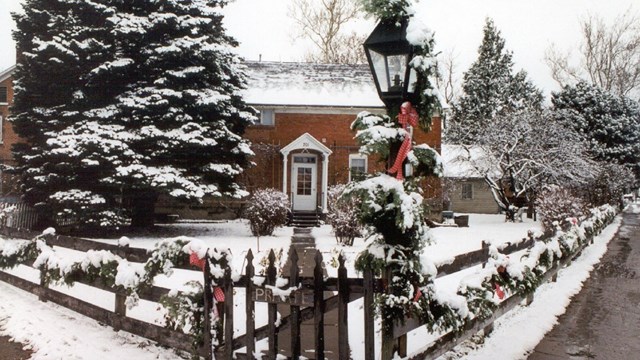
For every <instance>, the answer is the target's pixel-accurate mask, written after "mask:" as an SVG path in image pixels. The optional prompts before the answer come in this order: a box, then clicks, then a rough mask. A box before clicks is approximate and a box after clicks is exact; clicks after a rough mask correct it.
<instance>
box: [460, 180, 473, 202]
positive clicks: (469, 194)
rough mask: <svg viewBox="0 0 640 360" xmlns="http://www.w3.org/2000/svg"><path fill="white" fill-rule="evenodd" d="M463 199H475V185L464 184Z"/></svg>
mask: <svg viewBox="0 0 640 360" xmlns="http://www.w3.org/2000/svg"><path fill="white" fill-rule="evenodd" d="M462 199H463V200H471V199H473V184H462Z"/></svg>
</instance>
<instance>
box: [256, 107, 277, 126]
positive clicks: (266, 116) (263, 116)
mask: <svg viewBox="0 0 640 360" xmlns="http://www.w3.org/2000/svg"><path fill="white" fill-rule="evenodd" d="M275 118H276V111H275V110H273V109H258V123H257V124H256V125H270V126H272V125H273V124H275Z"/></svg>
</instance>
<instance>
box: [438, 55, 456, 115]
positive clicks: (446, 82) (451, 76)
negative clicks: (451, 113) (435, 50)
mask: <svg viewBox="0 0 640 360" xmlns="http://www.w3.org/2000/svg"><path fill="white" fill-rule="evenodd" d="M457 58H458V54H456V53H455V49H449V50H448V51H446V52H444V53H442V54H441V55H440V57H439V61H438V72H437V74H436V79H435V80H436V87H437V88H438V89H439V90H440V93H441V94H442V95H443V96H444V99H445V100H446V101H447V103H449V104H451V103H453V101H454V100H456V99H457V98H458V94H459V92H460V74H459V73H458V71H457V67H458V63H457V61H456V59H457Z"/></svg>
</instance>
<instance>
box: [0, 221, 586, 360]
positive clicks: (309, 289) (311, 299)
mask: <svg viewBox="0 0 640 360" xmlns="http://www.w3.org/2000/svg"><path fill="white" fill-rule="evenodd" d="M0 235H1V236H5V237H7V238H21V239H32V238H34V237H35V236H36V235H39V234H38V233H35V232H32V231H28V230H22V229H11V228H6V227H5V228H0ZM46 241H47V244H48V245H49V246H59V247H64V248H68V249H73V250H78V251H88V250H107V251H111V252H113V253H114V254H116V255H118V256H120V257H122V258H124V259H127V260H128V261H130V262H145V261H146V260H147V259H148V258H149V255H148V253H147V251H146V250H144V249H137V248H129V247H120V246H117V245H110V244H104V243H98V242H94V241H91V240H86V239H80V238H72V237H68V236H59V235H55V236H54V235H51V236H47V237H46ZM591 241H593V239H591ZM533 244H534V240H533V239H523V240H522V241H520V242H518V243H515V244H507V245H506V246H503V247H502V248H501V249H500V252H501V253H503V254H511V253H515V252H518V251H522V250H525V249H527V248H529V247H531V246H533ZM185 256H187V255H185ZM488 259H489V247H488V246H487V245H486V244H484V243H483V245H482V247H481V248H480V249H478V250H476V251H472V252H469V253H466V254H461V255H458V256H456V257H455V258H454V260H453V261H452V262H450V263H448V264H444V265H441V266H439V267H438V277H441V276H444V275H448V274H453V273H455V272H458V271H461V270H464V269H467V268H469V267H473V266H478V265H482V264H484V263H486V262H487V261H488ZM253 260H254V258H253V254H252V253H251V251H249V252H248V253H247V255H246V261H245V263H246V267H245V269H243V271H242V273H243V275H242V276H241V277H240V278H239V279H236V281H233V280H232V279H231V270H230V269H229V268H227V269H226V270H225V277H224V280H223V282H222V284H218V285H219V286H220V288H221V289H222V290H223V291H224V296H225V302H224V308H223V310H222V314H221V315H222V316H223V319H224V321H223V323H224V327H223V331H222V332H221V333H219V334H217V335H218V336H219V337H218V338H217V339H214V338H213V335H212V334H211V333H208V332H206V333H205V345H204V346H203V347H201V348H200V349H198V350H196V351H195V353H196V354H198V355H200V356H204V357H205V358H206V359H211V358H213V357H214V355H215V358H217V359H232V358H233V357H234V351H237V350H240V349H242V348H244V351H243V353H242V354H240V353H236V354H235V356H236V357H237V358H252V354H254V352H255V344H256V342H257V341H260V340H262V339H268V340H267V342H268V351H267V352H266V353H264V354H262V356H263V358H267V359H275V358H276V356H278V355H283V354H282V352H280V350H279V349H282V347H283V344H284V341H285V340H286V341H290V342H289V343H287V344H286V347H287V348H288V349H289V350H287V354H285V355H286V357H287V358H292V359H298V358H299V357H300V356H301V355H302V354H301V351H302V350H303V349H301V339H302V338H303V337H308V336H309V335H310V334H308V333H307V334H304V333H302V332H301V323H302V322H305V321H313V325H314V327H313V328H314V330H313V331H314V333H313V334H311V335H312V337H313V342H314V349H313V351H314V354H315V355H314V356H315V358H316V359H320V358H325V356H326V357H328V358H332V357H333V358H336V357H335V356H336V355H337V359H349V357H350V355H349V354H350V350H352V349H353V347H354V346H357V344H349V342H348V339H349V336H348V333H349V331H348V328H349V326H358V327H360V328H362V329H363V331H364V344H363V345H362V346H363V347H364V349H362V351H361V352H358V353H362V354H364V359H365V360H373V359H374V358H375V357H376V355H375V354H376V351H375V349H374V328H375V327H374V319H375V316H374V312H373V310H374V309H373V302H374V297H375V294H376V293H378V292H381V291H383V286H382V281H381V279H378V278H375V277H374V276H373V274H372V273H371V272H365V273H364V274H363V276H362V277H361V278H349V277H348V276H347V269H346V268H345V266H344V258H343V257H342V256H341V257H340V258H339V267H338V276H337V277H336V278H325V277H324V276H323V268H322V264H323V260H322V254H321V253H320V252H316V254H315V267H314V271H313V276H310V277H302V276H299V274H300V268H299V266H298V254H297V253H296V252H295V250H293V251H292V252H291V253H290V255H289V260H290V261H289V262H290V267H289V269H284V270H283V271H282V276H283V277H286V276H285V275H288V277H286V279H287V280H288V284H292V285H291V286H294V285H295V284H299V289H298V290H296V291H294V292H292V293H290V294H289V295H287V296H281V295H279V294H274V292H273V291H272V290H271V289H272V288H270V286H275V285H276V277H277V269H276V266H275V263H276V262H275V255H274V253H273V251H272V252H271V253H270V254H269V257H268V266H267V268H266V273H265V278H266V281H265V282H264V283H263V284H261V285H256V284H255V283H254V281H253V279H254V276H255V275H256V274H255V267H254V265H253ZM570 261H571V259H565V260H563V261H560V262H557V263H556V264H555V265H554V266H553V267H552V268H551V269H550V270H549V271H548V272H547V273H546V275H545V280H552V279H554V278H555V276H556V274H557V272H558V270H559V269H560V268H561V267H562V266H564V265H566V264H567V263H568V262H570ZM184 263H185V264H187V263H188V260H186V259H185V262H184ZM205 264H206V266H208V262H205ZM26 265H29V264H26ZM179 268H182V269H189V270H194V271H196V270H195V268H189V267H187V266H185V267H179ZM197 271H201V270H197ZM203 274H205V275H204V279H203V281H204V283H205V287H204V288H205V295H204V301H205V308H206V310H207V311H205V326H206V327H205V329H207V328H210V326H209V324H210V321H211V319H209V317H208V315H209V314H210V313H211V309H212V307H213V306H214V304H213V301H212V293H211V292H212V286H211V283H212V278H211V277H210V273H209V271H208V269H205V271H204V272H203ZM207 274H208V275H207ZM41 278H42V276H41ZM0 281H4V282H6V283H9V284H12V285H14V286H16V287H19V288H21V289H23V290H26V291H29V292H31V293H34V294H36V295H38V296H39V297H40V299H41V300H43V301H51V302H55V303H57V304H59V305H62V306H65V307H67V308H69V309H71V310H74V311H76V312H78V313H80V314H83V315H85V316H88V317H90V318H93V319H95V320H97V321H99V322H101V323H103V324H106V325H108V326H111V327H113V328H114V329H115V330H124V331H127V332H130V333H133V334H136V335H139V336H142V337H145V338H147V339H150V340H153V341H156V342H157V343H159V344H161V345H166V346H170V347H173V348H175V349H178V350H182V351H187V352H192V353H193V352H194V349H193V348H192V347H191V345H190V344H191V343H192V340H193V338H192V337H191V336H189V335H187V334H184V333H182V332H178V331H173V330H169V329H167V328H164V327H160V326H158V325H155V324H150V323H146V322H143V321H140V320H136V319H133V318H130V317H128V316H127V311H126V306H125V298H126V296H125V294H123V293H122V292H121V291H120V290H118V289H117V288H111V287H107V286H104V285H103V284H101V283H100V282H99V281H96V282H91V283H89V282H86V281H80V282H81V283H83V284H85V285H89V286H93V287H96V288H98V289H101V290H104V291H108V292H112V293H114V294H115V304H114V308H113V310H106V309H103V308H100V307H98V306H95V305H93V304H90V303H87V302H85V301H82V300H79V299H76V298H74V297H71V296H69V295H65V294H62V293H60V292H58V291H55V290H53V289H50V288H48V287H46V286H45V285H44V282H42V281H41V283H40V284H36V283H32V282H29V281H27V280H24V279H22V278H19V277H16V276H14V275H11V274H9V273H6V272H2V271H0ZM234 288H244V289H245V292H244V296H246V298H245V303H246V309H244V311H245V312H246V314H245V315H246V333H245V334H234V331H233V329H234ZM168 293H169V289H165V288H161V287H156V286H153V287H152V288H150V289H148V290H147V291H145V292H143V293H140V294H139V296H140V298H141V299H143V300H148V301H151V302H159V301H160V298H161V297H162V296H163V295H166V294H168ZM359 298H364V300H363V301H364V306H363V307H362V311H363V312H364V324H353V323H351V324H350V323H349V322H348V319H349V308H348V304H349V302H352V301H354V300H356V299H359ZM523 300H524V301H525V302H530V301H531V300H532V298H531V296H528V297H527V296H524V295H520V294H515V295H512V296H511V297H510V298H507V299H506V300H504V301H503V302H501V303H500V305H499V308H498V309H497V310H496V311H495V313H494V314H493V316H491V317H490V318H488V319H483V320H477V321H469V322H468V323H467V324H466V326H465V329H464V331H462V332H460V331H458V332H456V333H453V332H451V333H448V334H444V335H443V336H442V337H440V338H439V339H438V340H436V341H435V342H434V343H432V344H429V345H427V346H426V347H424V348H423V349H422V350H420V351H419V352H417V353H415V354H407V348H406V346H407V341H406V334H407V333H408V332H409V331H411V330H414V329H416V328H418V327H420V326H423V324H420V323H418V322H417V321H416V320H415V319H406V321H405V323H404V324H403V325H398V326H396V327H395V328H394V329H393V332H392V336H391V337H388V338H386V339H383V344H382V347H383V349H382V353H384V348H385V347H386V348H387V349H389V348H393V349H395V351H397V352H398V354H399V355H400V356H402V357H409V358H410V359H434V358H436V357H438V356H440V355H442V354H444V353H445V352H447V351H449V350H451V349H452V348H453V347H455V346H456V345H457V344H459V343H460V342H462V341H464V340H466V339H468V338H470V337H471V336H473V335H474V334H476V333H478V332H479V331H482V330H484V331H485V332H488V331H490V330H491V328H492V324H493V322H494V321H495V320H496V319H497V318H499V317H500V316H502V315H503V314H505V313H506V312H508V311H509V310H511V309H513V308H514V307H515V306H517V305H519V304H520V303H522V302H523ZM256 302H263V303H264V302H266V303H267V309H268V322H267V325H265V326H262V327H259V328H256V324H255V320H254V319H255V303H256ZM279 306H280V307H282V306H286V307H288V308H289V310H290V312H289V315H288V316H284V317H282V318H281V319H279V321H277V320H278V319H277V315H278V314H277V313H278V307H279ZM336 309H337V312H338V339H339V344H338V354H327V353H326V352H325V332H324V331H325V326H324V317H325V314H326V313H327V312H329V311H335V310H336ZM285 330H286V331H289V333H290V337H289V338H290V339H289V338H288V339H282V338H279V337H278V335H279V334H280V333H282V332H283V331H285ZM216 340H217V341H216ZM216 342H217V343H218V344H219V345H218V346H216V347H215V350H212V349H214V347H213V346H212V344H214V343H216ZM350 347H351V349H350ZM378 354H380V353H378ZM382 357H383V360H386V359H384V357H385V356H382Z"/></svg>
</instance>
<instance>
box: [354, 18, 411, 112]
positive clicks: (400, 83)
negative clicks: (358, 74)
mask: <svg viewBox="0 0 640 360" xmlns="http://www.w3.org/2000/svg"><path fill="white" fill-rule="evenodd" d="M408 24H409V18H408V17H404V18H402V21H400V22H399V23H398V22H397V21H396V20H383V21H381V22H380V23H379V24H378V25H377V26H376V28H375V29H374V30H373V32H372V33H371V35H369V37H368V38H367V40H366V41H365V42H364V49H365V53H366V55H367V61H368V62H369V67H370V68H371V73H372V74H373V80H374V81H375V84H376V89H377V90H378V96H380V99H381V100H382V102H384V104H385V105H386V106H387V108H388V109H390V110H391V109H394V110H395V109H397V108H398V107H399V106H400V104H401V103H402V102H404V101H410V102H412V103H414V104H416V103H417V96H418V94H416V91H415V90H416V81H417V80H418V76H417V74H416V71H415V70H414V69H413V68H412V67H410V66H409V62H410V61H411V59H412V58H413V54H414V47H413V45H411V44H410V43H409V41H407V25H408ZM396 111H397V110H396Z"/></svg>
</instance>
